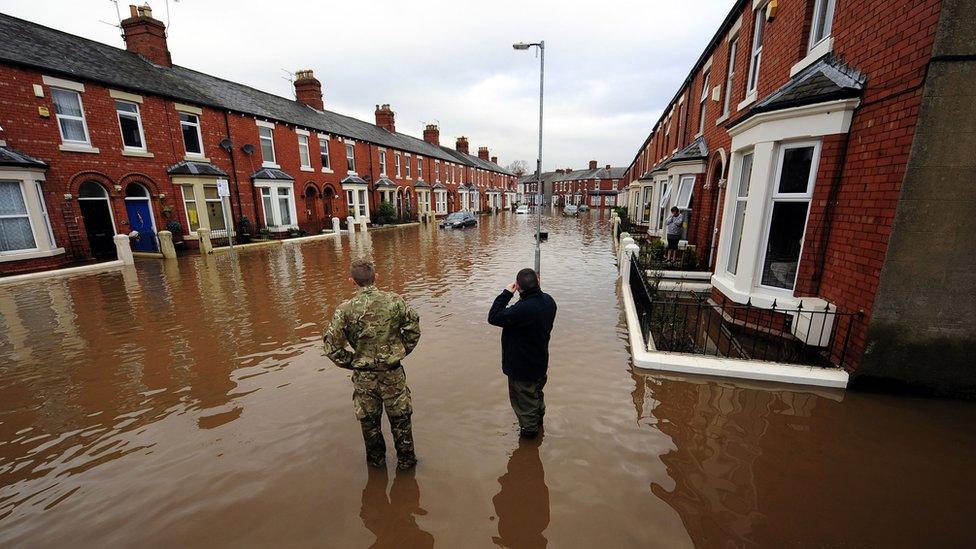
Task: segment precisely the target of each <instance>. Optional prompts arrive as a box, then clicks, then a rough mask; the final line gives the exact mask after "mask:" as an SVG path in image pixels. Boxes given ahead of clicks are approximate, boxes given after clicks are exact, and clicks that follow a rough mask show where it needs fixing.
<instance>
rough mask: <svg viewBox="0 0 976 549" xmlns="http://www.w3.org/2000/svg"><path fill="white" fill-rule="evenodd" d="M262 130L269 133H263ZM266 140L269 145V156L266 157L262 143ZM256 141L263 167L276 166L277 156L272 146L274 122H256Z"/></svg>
mask: <svg viewBox="0 0 976 549" xmlns="http://www.w3.org/2000/svg"><path fill="white" fill-rule="evenodd" d="M264 130H267V131H268V133H269V134H270V135H264V133H265V132H264ZM265 142H267V143H268V144H270V145H271V158H270V159H269V158H267V155H266V154H265V152H264V144H265ZM258 143H259V144H260V146H261V165H262V166H263V167H265V168H278V167H279V166H278V160H277V158H278V156H277V153H276V152H275V146H274V124H266V123H262V122H260V121H259V122H258Z"/></svg>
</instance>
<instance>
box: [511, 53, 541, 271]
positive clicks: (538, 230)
mask: <svg viewBox="0 0 976 549" xmlns="http://www.w3.org/2000/svg"><path fill="white" fill-rule="evenodd" d="M512 47H513V48H515V49H517V50H527V49H529V48H531V47H537V48H539V157H538V158H537V159H536V163H535V180H536V199H537V200H536V202H537V205H538V208H539V213H538V217H537V219H536V226H535V272H536V274H541V266H542V265H541V263H542V198H543V194H542V97H543V95H542V91H543V89H544V87H545V75H546V41H545V40H540V41H539V42H537V43H533V44H527V43H525V42H519V43H517V44H512Z"/></svg>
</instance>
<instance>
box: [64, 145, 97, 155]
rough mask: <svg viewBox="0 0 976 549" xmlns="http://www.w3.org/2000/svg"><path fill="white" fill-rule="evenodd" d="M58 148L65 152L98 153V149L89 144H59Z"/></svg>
mask: <svg viewBox="0 0 976 549" xmlns="http://www.w3.org/2000/svg"><path fill="white" fill-rule="evenodd" d="M58 149H60V150H62V151H65V152H76V153H88V154H98V153H99V152H100V151H99V150H98V149H97V148H95V147H92V146H90V145H61V146H60V147H58Z"/></svg>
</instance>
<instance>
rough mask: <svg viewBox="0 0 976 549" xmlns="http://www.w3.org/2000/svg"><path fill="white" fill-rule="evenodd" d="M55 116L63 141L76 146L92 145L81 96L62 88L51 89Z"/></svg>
mask: <svg viewBox="0 0 976 549" xmlns="http://www.w3.org/2000/svg"><path fill="white" fill-rule="evenodd" d="M51 99H52V101H53V102H54V114H55V117H57V119H58V128H59V129H60V131H61V141H62V142H64V143H71V144H75V145H79V144H80V145H90V142H89V140H88V125H87V123H85V112H84V110H83V108H82V106H81V94H79V93H78V92H76V91H72V90H62V89H60V88H52V89H51Z"/></svg>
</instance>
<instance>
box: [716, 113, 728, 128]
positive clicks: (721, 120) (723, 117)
mask: <svg viewBox="0 0 976 549" xmlns="http://www.w3.org/2000/svg"><path fill="white" fill-rule="evenodd" d="M729 114H731V113H725V114H723V115H722V116H720V117H718V118H716V119H715V125H716V126H720V125H721V124H722V122H725V121H726V120H728V119H729Z"/></svg>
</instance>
